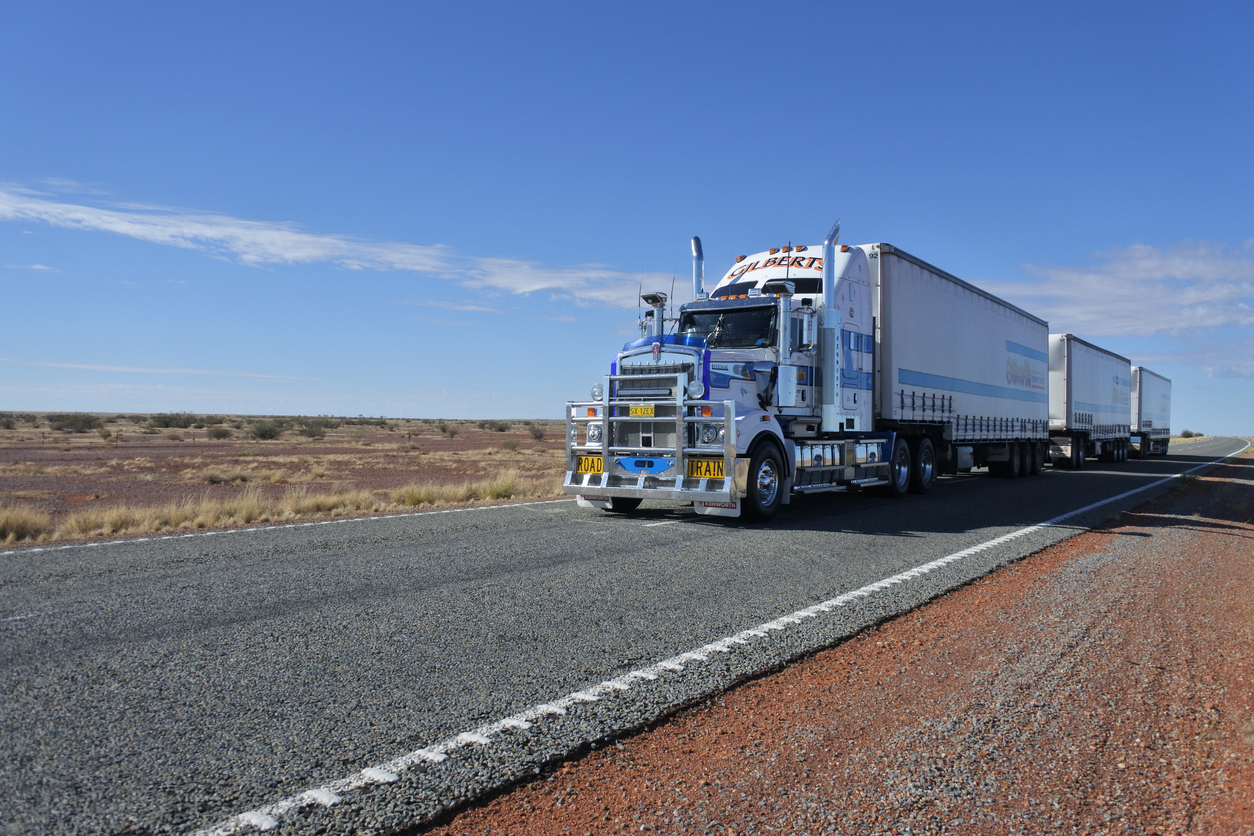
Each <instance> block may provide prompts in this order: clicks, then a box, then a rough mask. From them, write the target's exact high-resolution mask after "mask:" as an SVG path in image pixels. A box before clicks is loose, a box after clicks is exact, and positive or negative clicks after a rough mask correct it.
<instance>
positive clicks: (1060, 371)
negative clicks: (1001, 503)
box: [1049, 334, 1132, 470]
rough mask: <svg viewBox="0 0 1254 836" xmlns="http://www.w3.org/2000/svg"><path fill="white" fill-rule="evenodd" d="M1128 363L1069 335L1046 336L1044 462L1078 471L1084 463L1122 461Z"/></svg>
mask: <svg viewBox="0 0 1254 836" xmlns="http://www.w3.org/2000/svg"><path fill="white" fill-rule="evenodd" d="M1131 403H1132V362H1131V361H1130V360H1128V358H1126V357H1120V356H1119V355H1118V354H1115V353H1114V352H1112V351H1107V350H1106V349H1104V348H1098V347H1097V346H1095V345H1093V344H1092V343H1090V342H1085V341H1084V340H1082V339H1080V338H1079V337H1076V336H1073V335H1072V334H1050V335H1049V437H1050V448H1049V453H1050V460H1051V462H1052V464H1053V465H1054V466H1055V467H1067V468H1072V469H1077V470H1078V469H1079V468H1081V467H1083V466H1084V460H1085V459H1088V458H1094V457H1096V458H1099V459H1101V460H1102V461H1106V462H1121V461H1126V460H1127V458H1128V449H1129V439H1130V437H1131V430H1132V427H1131V425H1130V423H1129V418H1128V409H1129V406H1130V405H1131Z"/></svg>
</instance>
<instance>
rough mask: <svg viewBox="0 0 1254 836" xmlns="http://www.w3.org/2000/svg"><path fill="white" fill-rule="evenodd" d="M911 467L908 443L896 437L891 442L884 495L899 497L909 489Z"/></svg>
mask: <svg viewBox="0 0 1254 836" xmlns="http://www.w3.org/2000/svg"><path fill="white" fill-rule="evenodd" d="M911 473H912V468H911V467H910V445H908V444H906V440H905V439H904V438H901V437H900V436H898V437H897V440H896V441H895V442H894V443H893V454H892V455H891V456H890V457H889V459H888V484H887V485H885V486H884V487H883V489H882V490H883V493H884V496H887V497H889V498H890V499H900V498H901V497H903V496H905V495H906V492H907V491H909V490H910V479H911Z"/></svg>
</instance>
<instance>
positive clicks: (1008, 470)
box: [997, 441, 1023, 479]
mask: <svg viewBox="0 0 1254 836" xmlns="http://www.w3.org/2000/svg"><path fill="white" fill-rule="evenodd" d="M1006 453H1007V454H1008V455H1009V456H1010V458H1009V459H1007V460H1006V461H1004V462H1001V468H1000V469H999V471H998V473H997V475H998V476H1000V477H1002V478H1003V479H1014V478H1016V477H1017V476H1018V475H1019V474H1020V473H1021V472H1022V470H1023V454H1022V452H1020V450H1019V444H1018V442H1014V441H1012V442H1010V443H1009V444H1007V445H1006Z"/></svg>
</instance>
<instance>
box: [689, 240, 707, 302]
mask: <svg viewBox="0 0 1254 836" xmlns="http://www.w3.org/2000/svg"><path fill="white" fill-rule="evenodd" d="M692 298H693V299H704V298H706V293H705V255H704V254H703V253H702V252H701V239H700V238H698V237H697V236H695V235H694V236H692Z"/></svg>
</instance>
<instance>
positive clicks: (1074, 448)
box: [1071, 439, 1088, 470]
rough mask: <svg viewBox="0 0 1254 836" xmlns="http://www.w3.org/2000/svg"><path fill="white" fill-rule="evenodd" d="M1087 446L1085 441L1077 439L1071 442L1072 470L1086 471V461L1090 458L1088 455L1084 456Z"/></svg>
mask: <svg viewBox="0 0 1254 836" xmlns="http://www.w3.org/2000/svg"><path fill="white" fill-rule="evenodd" d="M1085 446H1086V445H1085V443H1084V442H1083V441H1076V440H1075V439H1072V441H1071V469H1072V470H1083V469H1084V460H1085V459H1086V458H1088V457H1087V456H1086V455H1084V454H1085V452H1086V451H1085V449H1084V448H1085Z"/></svg>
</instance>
